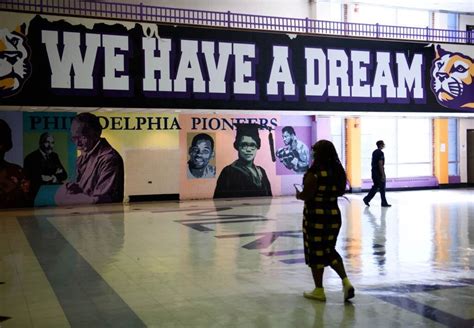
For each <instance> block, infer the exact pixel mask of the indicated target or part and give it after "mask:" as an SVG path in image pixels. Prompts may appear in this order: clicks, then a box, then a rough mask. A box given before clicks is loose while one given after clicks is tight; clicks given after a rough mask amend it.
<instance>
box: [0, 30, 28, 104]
mask: <svg viewBox="0 0 474 328" xmlns="http://www.w3.org/2000/svg"><path fill="white" fill-rule="evenodd" d="M23 29H24V26H22V27H19V28H17V29H16V30H15V31H13V32H11V31H9V30H7V29H0V98H5V97H9V96H12V95H14V94H16V93H18V92H19V91H20V90H21V88H22V87H23V85H24V83H25V81H26V80H27V79H28V77H29V76H30V73H31V64H30V60H29V59H30V58H29V57H30V53H29V49H28V45H27V44H26V39H25V36H24V31H23Z"/></svg>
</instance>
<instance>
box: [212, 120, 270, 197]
mask: <svg viewBox="0 0 474 328" xmlns="http://www.w3.org/2000/svg"><path fill="white" fill-rule="evenodd" d="M235 128H236V135H235V140H234V142H233V144H232V145H233V148H234V149H235V150H236V151H237V159H235V160H234V161H233V162H232V163H230V164H229V165H227V166H226V167H224V168H223V169H222V171H221V173H220V174H219V178H218V179H217V184H216V189H215V190H214V198H231V197H255V196H272V187H271V184H270V180H269V179H268V176H267V173H266V172H265V169H264V168H263V167H261V166H258V165H255V157H256V156H257V153H258V151H259V150H260V148H261V145H262V140H261V139H260V132H259V130H260V129H261V128H264V127H262V126H261V125H259V124H236V125H235Z"/></svg>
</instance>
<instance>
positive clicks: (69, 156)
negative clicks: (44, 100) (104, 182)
mask: <svg viewBox="0 0 474 328" xmlns="http://www.w3.org/2000/svg"><path fill="white" fill-rule="evenodd" d="M74 116H75V114H74V113H28V112H25V113H23V153H24V159H23V167H24V170H25V175H26V177H27V179H28V180H29V181H30V184H31V195H32V199H33V200H34V204H35V205H36V206H41V205H49V203H52V200H51V199H52V198H53V197H54V194H55V193H56V191H57V189H58V188H59V187H60V185H61V184H63V183H64V182H65V181H66V179H67V178H73V177H74V175H75V163H74V161H75V157H76V150H75V147H74V144H73V143H72V141H71V138H70V137H69V136H70V134H69V129H70V125H71V122H72V119H73V118H74Z"/></svg>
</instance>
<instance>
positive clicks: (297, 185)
mask: <svg viewBox="0 0 474 328" xmlns="http://www.w3.org/2000/svg"><path fill="white" fill-rule="evenodd" d="M293 186H294V187H295V190H296V192H302V191H303V186H302V185H300V184H298V183H294V184H293Z"/></svg>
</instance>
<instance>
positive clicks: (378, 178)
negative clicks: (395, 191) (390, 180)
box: [364, 140, 392, 207]
mask: <svg viewBox="0 0 474 328" xmlns="http://www.w3.org/2000/svg"><path fill="white" fill-rule="evenodd" d="M376 145H377V149H376V150H374V152H373V153H372V181H373V185H372V188H371V189H370V191H369V193H368V194H367V196H365V197H364V204H365V205H367V206H370V205H369V203H370V201H371V200H372V198H374V196H375V194H376V193H377V191H379V192H380V198H381V199H382V207H390V206H392V205H390V204H389V203H387V199H386V198H385V181H386V177H385V168H384V165H385V156H384V154H383V151H382V149H383V148H385V143H384V142H383V140H379V141H377V142H376Z"/></svg>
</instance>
